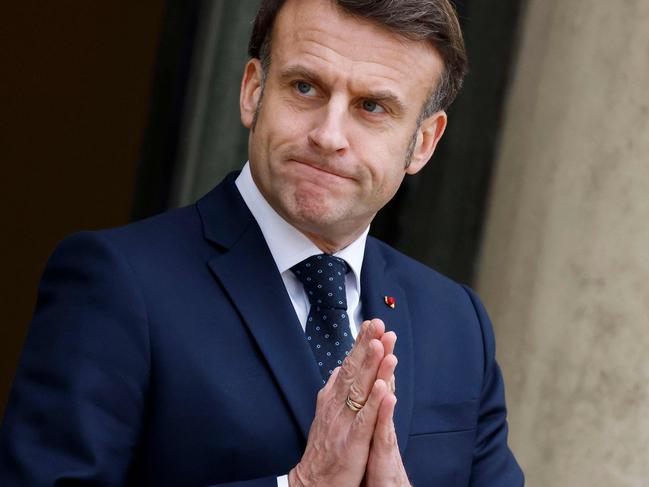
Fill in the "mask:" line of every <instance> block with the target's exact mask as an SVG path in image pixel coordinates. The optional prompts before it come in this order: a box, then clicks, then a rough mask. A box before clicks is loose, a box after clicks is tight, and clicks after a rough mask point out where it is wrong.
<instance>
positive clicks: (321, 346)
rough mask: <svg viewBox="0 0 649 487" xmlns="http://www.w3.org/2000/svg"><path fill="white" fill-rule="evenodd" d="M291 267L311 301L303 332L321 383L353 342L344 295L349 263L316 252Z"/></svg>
mask: <svg viewBox="0 0 649 487" xmlns="http://www.w3.org/2000/svg"><path fill="white" fill-rule="evenodd" d="M291 270H292V271H293V274H295V277H297V278H298V280H299V281H300V282H301V283H302V285H303V286H304V290H305V291H306V295H307V296H308V298H309V303H310V304H311V309H310V310H309V316H308V318H307V323H306V330H305V332H306V338H307V341H308V343H309V345H310V346H311V350H312V351H313V354H314V356H315V359H316V363H317V364H318V367H319V368H320V373H321V375H322V379H323V383H324V382H326V380H327V379H328V378H329V375H331V373H332V372H333V369H335V368H336V367H338V366H340V365H341V364H342V361H343V360H344V358H345V357H346V356H347V355H348V354H349V351H350V350H351V348H352V345H353V344H354V339H353V338H352V335H351V330H350V327H349V318H348V317H347V296H346V294H345V274H347V272H349V266H348V265H347V262H345V261H344V260H343V259H340V258H338V257H334V256H332V255H327V254H320V255H313V256H311V257H309V258H308V259H305V260H303V261H302V262H300V263H299V264H296V265H294V266H293V267H291Z"/></svg>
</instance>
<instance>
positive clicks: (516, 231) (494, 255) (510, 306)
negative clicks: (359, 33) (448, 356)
mask: <svg viewBox="0 0 649 487" xmlns="http://www.w3.org/2000/svg"><path fill="white" fill-rule="evenodd" d="M521 32H522V38H521V44H520V52H519V59H518V63H517V65H516V68H515V72H514V75H513V85H512V89H511V92H510V97H509V100H508V106H507V111H506V121H505V127H504V133H503V138H502V142H501V147H500V153H499V158H498V162H497V167H496V174H495V180H494V188H493V192H492V197H491V203H490V213H489V219H488V223H487V229H486V234H485V242H484V247H483V255H482V259H481V266H480V275H479V281H478V287H479V290H480V292H481V294H482V296H483V298H484V300H485V302H486V305H487V307H488V308H489V309H490V311H491V315H492V318H493V320H494V322H495V326H496V333H497V338H498V347H499V349H498V356H499V359H500V361H501V364H502V366H503V369H504V372H505V376H506V380H507V385H508V401H509V407H510V426H511V430H512V432H511V444H512V447H513V449H514V450H515V452H516V454H517V456H518V458H519V461H520V462H521V464H522V465H523V467H524V469H525V470H526V472H527V477H528V485H530V486H532V487H534V486H543V487H544V486H553V487H561V486H566V487H567V486H570V487H580V486H584V487H586V486H588V487H597V486H602V487H603V486H606V487H610V486H616V487H617V486H649V1H647V0H635V1H633V0H627V1H606V0H570V1H562V0H530V1H529V6H528V10H527V13H526V14H525V18H524V20H523V25H522V31H521Z"/></svg>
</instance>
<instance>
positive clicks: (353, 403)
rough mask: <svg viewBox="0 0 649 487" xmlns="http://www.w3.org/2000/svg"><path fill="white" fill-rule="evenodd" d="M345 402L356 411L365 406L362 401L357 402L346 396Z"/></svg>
mask: <svg viewBox="0 0 649 487" xmlns="http://www.w3.org/2000/svg"><path fill="white" fill-rule="evenodd" d="M345 404H347V407H348V408H349V409H351V410H352V411H354V412H355V413H357V412H358V411H360V410H361V409H363V406H365V403H364V402H362V403H361V402H357V401H354V400H353V399H352V398H351V397H349V396H347V399H345Z"/></svg>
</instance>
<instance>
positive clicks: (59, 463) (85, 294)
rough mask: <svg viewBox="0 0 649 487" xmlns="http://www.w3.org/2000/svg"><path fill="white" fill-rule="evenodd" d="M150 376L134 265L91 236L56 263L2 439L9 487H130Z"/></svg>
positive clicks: (48, 272)
mask: <svg viewBox="0 0 649 487" xmlns="http://www.w3.org/2000/svg"><path fill="white" fill-rule="evenodd" d="M148 374H149V338H148V329H147V316H146V311H145V307H144V303H143V299H142V295H141V292H140V290H139V288H138V287H137V285H136V282H135V277H134V274H133V271H132V269H131V268H130V267H129V265H128V263H127V262H126V261H125V259H123V258H122V257H121V256H120V255H119V254H118V253H117V252H116V251H115V250H114V249H113V248H112V246H111V245H110V243H109V242H108V241H107V240H105V239H104V238H102V237H101V236H99V235H98V234H94V233H83V234H78V235H75V236H72V237H70V238H68V239H66V240H64V241H63V242H62V244H60V245H59V247H58V248H57V249H56V250H55V252H54V254H53V255H52V257H51V258H50V260H49V262H48V264H47V266H46V269H45V272H44V275H43V278H42V280H41V284H40V288H39V295H38V300H37V306H36V311H35V314H34V318H33V321H32V324H31V327H30V330H29V332H28V335H27V339H26V342H25V345H24V349H23V353H22V357H21V360H20V362H19V365H18V369H17V373H16V377H15V379H14V384H13V388H12V392H11V395H10V398H9V402H8V404H7V410H6V414H5V419H4V423H3V427H2V430H1V432H0V484H1V485H3V486H18V485H20V486H23V485H30V486H52V485H68V482H69V483H70V485H72V484H74V485H106V486H112V485H125V484H126V483H127V481H126V479H127V476H128V471H129V467H130V466H131V463H132V460H133V458H134V453H135V451H136V447H137V442H138V438H139V436H140V428H141V425H142V417H143V414H144V406H145V396H146V389H147V384H148Z"/></svg>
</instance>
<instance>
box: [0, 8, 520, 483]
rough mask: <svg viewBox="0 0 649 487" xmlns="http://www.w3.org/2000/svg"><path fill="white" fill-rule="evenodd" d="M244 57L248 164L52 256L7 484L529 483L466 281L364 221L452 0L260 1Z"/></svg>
mask: <svg viewBox="0 0 649 487" xmlns="http://www.w3.org/2000/svg"><path fill="white" fill-rule="evenodd" d="M251 55H252V59H251V60H250V61H249V63H248V64H247V66H246V68H245V73H244V76H243V82H242V87H241V99H240V103H241V119H242V122H243V124H244V125H245V126H246V127H248V128H250V138H249V159H250V160H249V164H246V166H244V169H243V171H242V172H241V174H239V175H238V176H230V177H229V178H227V179H226V180H225V181H224V182H223V183H221V184H220V185H219V186H217V188H216V189H214V190H213V191H212V192H211V193H209V194H208V195H207V196H205V197H204V198H203V199H201V200H200V201H199V202H198V203H197V204H196V205H194V206H191V207H188V208H184V209H180V210H175V211H172V212H169V213H167V214H165V215H161V216H159V217H155V218H153V219H150V220H147V221H143V222H140V223H136V224H134V225H130V226H127V227H125V228H121V229H115V230H108V231H102V232H96V233H84V234H79V235H77V236H73V237H71V238H69V239H67V240H66V241H65V242H64V243H63V244H62V245H61V246H60V247H59V248H58V249H57V251H56V252H55V253H54V255H53V257H52V258H51V260H50V262H49V263H48V267H47V269H46V272H45V275H44V277H43V281H42V284H41V288H40V293H39V302H38V305H37V310H36V313H35V317H34V322H33V324H32V328H31V330H30V334H29V336H28V339H27V342H26V345H25V351H24V353H23V357H22V361H21V364H20V366H19V370H18V372H17V376H16V380H15V383H14V389H13V391H12V396H11V399H10V402H9V405H8V409H7V413H6V418H5V424H4V426H3V431H2V439H1V441H2V443H1V452H0V465H1V468H2V473H1V474H0V480H1V481H2V482H1V483H2V485H124V484H133V485H149V484H151V485H187V486H193V485H197V486H198V485H229V486H250V487H255V486H270V485H278V484H279V485H287V484H288V485H291V486H310V485H318V486H323V485H326V486H358V485H361V484H362V485H367V486H406V485H411V483H412V484H413V485H417V486H460V485H473V486H490V487H491V486H519V485H522V483H523V479H522V474H521V472H520V469H519V468H518V466H517V464H516V462H515V460H514V458H513V456H512V454H511V452H510V451H509V449H508V447H507V425H506V420H505V405H504V398H503V385H502V379H501V375H500V372H499V370H498V367H497V365H496V363H495V359H494V343H493V335H492V331H491V327H490V324H489V322H488V319H487V317H486V315H485V312H484V310H483V309H482V307H481V305H480V304H479V302H478V300H477V298H476V296H475V295H474V294H473V293H472V292H471V291H469V290H468V289H465V288H463V287H462V286H459V285H457V284H455V283H452V282H450V281H449V280H447V279H445V278H443V277H441V276H439V275H438V274H436V273H435V272H433V271H431V270H430V269H427V268H426V267H424V266H422V265H421V264H418V263H416V262H414V261H412V260H410V259H408V258H407V257H405V256H403V255H401V254H399V253H398V252H396V251H395V250H393V249H390V248H389V247H387V246H385V245H384V244H382V243H380V242H378V241H376V240H374V239H372V238H369V237H367V231H368V228H369V224H370V222H371V221H372V219H373V217H374V216H375V214H376V212H377V211H378V210H379V209H380V208H381V207H382V206H383V205H384V204H385V203H386V202H387V201H388V200H389V199H390V198H392V196H393V195H394V194H395V192H396V191H397V189H398V187H399V185H400V183H401V181H402V179H403V177H404V175H405V174H414V173H416V172H418V171H419V170H420V169H421V168H422V167H423V166H424V165H425V164H426V162H427V161H428V159H429V158H430V157H431V155H432V154H433V151H434V149H435V146H436V144H437V142H438V141H439V139H440V137H441V136H442V134H443V132H444V129H445V126H446V114H445V112H444V109H445V108H446V107H447V106H448V104H449V103H450V102H451V101H452V99H453V97H454V96H455V93H456V92H457V90H458V88H459V86H460V84H461V79H462V75H463V74H464V71H465V69H466V68H465V60H464V51H463V46H462V40H461V35H460V31H459V27H458V23H457V19H456V17H455V14H454V13H453V10H452V8H451V7H450V5H449V4H448V2H447V1H446V0H428V1H420V0H401V1H394V2H379V1H377V2H367V1H358V0H356V1H355V0H339V1H337V2H333V1H329V0H288V1H286V2H282V1H277V0H276V1H265V2H263V4H262V7H261V9H260V12H259V15H258V17H257V19H256V23H255V29H254V32H253V37H252V40H251ZM363 319H365V320H366V321H363ZM354 337H355V343H354V340H353V338H354ZM352 345H353V348H352ZM397 357H398V362H399V365H398V366H397ZM397 398H398V406H397Z"/></svg>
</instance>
